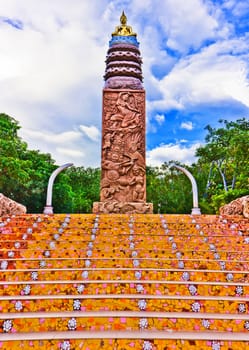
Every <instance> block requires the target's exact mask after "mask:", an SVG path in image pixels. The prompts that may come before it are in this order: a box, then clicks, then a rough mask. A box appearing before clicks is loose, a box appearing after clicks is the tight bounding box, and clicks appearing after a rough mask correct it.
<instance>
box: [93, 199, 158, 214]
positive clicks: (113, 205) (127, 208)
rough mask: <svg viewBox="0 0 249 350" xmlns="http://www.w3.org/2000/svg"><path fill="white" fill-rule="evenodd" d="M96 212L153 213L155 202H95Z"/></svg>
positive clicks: (94, 210) (94, 208)
mask: <svg viewBox="0 0 249 350" xmlns="http://www.w3.org/2000/svg"><path fill="white" fill-rule="evenodd" d="M92 212H93V213H94V214H152V213H153V204H152V203H145V202H142V203H140V202H117V201H112V202H94V203H93V209H92Z"/></svg>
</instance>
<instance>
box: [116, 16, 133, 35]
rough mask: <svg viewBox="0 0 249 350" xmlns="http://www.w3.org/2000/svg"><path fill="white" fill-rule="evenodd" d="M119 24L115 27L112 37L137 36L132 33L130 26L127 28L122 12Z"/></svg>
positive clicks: (125, 18)
mask: <svg viewBox="0 0 249 350" xmlns="http://www.w3.org/2000/svg"><path fill="white" fill-rule="evenodd" d="M120 24H121V25H119V26H117V27H116V29H115V32H114V33H112V36H131V35H133V36H134V35H135V36H136V35H137V34H136V33H133V31H132V28H131V26H127V17H126V15H125V13H124V11H123V12H122V15H121V16H120Z"/></svg>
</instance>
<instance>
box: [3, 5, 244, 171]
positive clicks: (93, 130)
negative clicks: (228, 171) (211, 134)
mask: <svg viewBox="0 0 249 350" xmlns="http://www.w3.org/2000/svg"><path fill="white" fill-rule="evenodd" d="M244 3H245V2H244ZM223 6H224V7H225V6H226V7H227V8H226V11H233V12H234V14H236V15H240V14H245V13H246V11H247V7H246V6H243V1H231V0H230V1H226V2H223V4H222V5H219V4H218V3H217V2H215V1H212V0H210V1H202V0H187V1H183V0H164V1H162V0H144V1H141V0H131V1H127V0H101V1H99V0H91V1H82V0H74V1H73V5H72V2H70V1H68V0H53V1H51V0H43V1H34V0H23V1H20V0H8V1H6V0H0V14H1V16H2V19H3V18H5V19H6V18H10V19H11V20H12V21H16V23H19V22H18V21H20V23H21V24H22V25H21V26H20V27H22V28H23V29H16V28H14V27H13V26H11V24H10V23H6V21H5V22H3V21H1V18H0V36H1V55H0V90H1V94H0V106H1V110H0V112H4V113H7V114H10V115H11V116H12V117H14V118H16V119H17V120H18V121H20V125H21V126H22V129H21V133H20V134H21V135H22V137H23V138H24V140H26V141H27V142H28V144H29V147H30V148H34V149H37V148H38V149H40V150H41V151H42V152H50V153H51V154H52V157H53V158H54V159H56V162H59V163H60V164H64V163H66V162H68V161H71V159H70V157H74V161H75V162H76V163H77V165H88V166H99V164H100V147H101V146H100V131H99V130H100V125H101V118H102V117H101V104H102V101H101V92H102V87H103V78H102V77H103V74H104V70H105V57H106V52H107V49H108V41H109V40H110V37H111V33H112V31H113V29H114V27H115V26H116V25H117V24H118V23H119V17H120V14H121V11H122V10H123V9H125V11H126V13H127V16H128V24H130V25H132V27H133V29H134V31H136V32H137V34H138V40H139V41H140V43H141V45H140V49H141V54H142V57H143V62H144V64H143V75H144V86H145V88H146V93H147V99H148V101H147V105H146V110H147V120H148V125H147V132H148V133H150V132H151V133H152V132H155V129H153V128H154V127H155V124H156V123H155V120H156V122H157V123H158V124H159V125H160V124H161V123H163V122H164V120H165V117H164V116H165V115H166V113H167V112H168V111H171V110H177V111H178V112H179V111H184V116H186V117H185V119H186V120H189V121H191V120H190V118H189V117H188V116H187V115H188V108H189V107H192V106H194V107H195V108H196V109H198V108H199V106H200V105H203V104H206V105H208V104H209V103H211V104H215V105H216V104H217V105H221V104H222V103H223V102H224V101H226V102H227V101H228V102H229V101H235V102H238V103H241V104H243V105H244V106H247V107H249V81H248V76H249V63H248V62H249V53H248V47H249V35H248V34H247V35H246V34H243V33H242V34H241V35H240V36H239V37H237V38H236V37H235V36H234V35H235V34H234V33H236V31H235V30H234V26H235V25H234V24H233V23H232V22H231V20H230V18H229V20H227V19H226V12H223ZM206 42H208V46H206V44H205V43H206ZM202 45H204V47H202ZM171 51H172V52H171ZM180 114H181V113H180V112H179V117H180ZM152 118H155V119H154V120H153V121H154V123H151V119H152ZM168 119H169V120H167V121H168V122H169V123H170V122H171V121H170V118H168ZM150 124H151V125H150ZM185 127H186V126H185ZM189 127H190V124H189ZM157 132H158V133H160V132H161V130H157ZM180 138H181V135H179V137H178V139H180ZM197 139H198V138H197ZM93 141H94V142H93ZM186 144H187V143H186ZM161 147H162V146H160V147H158V148H155V150H154V152H155V155H156V154H157V153H156V152H159V151H160V149H161ZM164 147H166V146H164ZM172 147H173V146H168V151H170V150H172V149H173V148H172ZM175 147H176V149H175V150H176V151H177V150H178V151H180V150H181V151H183V154H184V152H190V150H191V148H190V149H188V148H186V149H185V148H182V147H180V146H175ZM177 147H178V148H177ZM65 149H67V152H66V151H65ZM163 150H164V151H165V149H163ZM150 152H152V151H150ZM69 153H70V154H69ZM153 154H154V153H153V152H152V153H151V154H150V155H149V157H148V159H154V158H151V157H152V156H153ZM153 157H154V156H153ZM155 159H157V158H156V156H155Z"/></svg>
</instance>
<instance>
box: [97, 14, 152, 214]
mask: <svg viewBox="0 0 249 350" xmlns="http://www.w3.org/2000/svg"><path fill="white" fill-rule="evenodd" d="M120 22H121V25H120V26H118V27H117V28H116V31H115V32H114V33H113V34H112V40H111V41H110V48H109V50H108V53H107V60H106V72H105V87H104V89H103V111H102V154H101V170H102V174H101V193H100V202H97V203H94V205H93V212H94V213H152V211H153V208H152V204H151V203H146V176H145V90H144V88H143V86H142V70H141V63H142V60H141V57H140V52H139V49H138V46H139V43H138V42H137V39H136V34H135V33H133V31H132V28H131V27H129V26H127V25H126V17H125V15H124V13H123V14H122V16H121V18H120Z"/></svg>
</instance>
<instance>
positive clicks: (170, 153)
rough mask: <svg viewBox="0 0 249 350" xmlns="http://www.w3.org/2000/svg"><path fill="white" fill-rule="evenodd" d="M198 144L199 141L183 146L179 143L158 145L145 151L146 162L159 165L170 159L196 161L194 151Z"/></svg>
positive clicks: (186, 162)
mask: <svg viewBox="0 0 249 350" xmlns="http://www.w3.org/2000/svg"><path fill="white" fill-rule="evenodd" d="M199 146H200V144H199V143H196V144H193V145H192V146H191V147H183V146H182V145H179V144H176V145H173V144H167V145H160V146H158V147H155V148H154V149H152V150H150V151H147V164H148V165H150V166H160V165H162V164H163V163H164V162H169V161H170V160H173V161H176V160H177V161H179V162H181V163H185V164H192V163H194V162H195V161H196V157H195V151H196V149H197V148H198V147H199Z"/></svg>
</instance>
